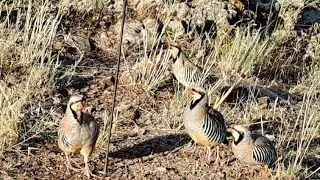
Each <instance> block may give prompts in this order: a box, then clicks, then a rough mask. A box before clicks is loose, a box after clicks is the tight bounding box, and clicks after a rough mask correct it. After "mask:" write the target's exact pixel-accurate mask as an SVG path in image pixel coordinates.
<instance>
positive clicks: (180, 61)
mask: <svg viewBox="0 0 320 180" xmlns="http://www.w3.org/2000/svg"><path fill="white" fill-rule="evenodd" d="M169 52H170V53H171V57H172V59H173V64H172V72H173V75H174V76H175V77H176V79H177V80H178V81H179V82H180V83H181V84H182V85H183V86H185V87H193V86H195V87H196V86H203V85H204V83H205V81H206V77H205V76H204V73H203V70H202V68H201V67H199V66H197V65H195V64H194V63H192V62H191V61H190V60H188V58H187V57H186V55H185V54H184V53H183V52H182V51H181V49H180V48H179V47H177V46H173V45H171V46H170V47H169Z"/></svg>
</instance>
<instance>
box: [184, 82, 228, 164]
mask: <svg viewBox="0 0 320 180" xmlns="http://www.w3.org/2000/svg"><path fill="white" fill-rule="evenodd" d="M189 91H190V92H191V93H192V96H193V100H192V102H191V103H190V104H189V105H188V106H187V107H186V109H185V112H184V118H183V122H184V126H185V128H186V130H187V132H188V134H189V135H190V136H191V138H192V139H193V140H194V141H195V142H196V143H198V144H201V145H203V146H205V147H206V148H207V150H208V151H207V153H208V160H209V161H210V155H211V151H210V150H211V147H213V146H217V159H216V161H217V162H218V161H219V158H220V157H219V146H218V145H219V144H220V143H224V144H228V141H227V139H226V123H225V120H224V118H223V116H222V114H221V113H220V112H219V111H217V110H215V109H213V108H211V107H210V106H209V105H208V95H207V93H206V91H205V89H204V88H201V87H193V88H190V89H189Z"/></svg>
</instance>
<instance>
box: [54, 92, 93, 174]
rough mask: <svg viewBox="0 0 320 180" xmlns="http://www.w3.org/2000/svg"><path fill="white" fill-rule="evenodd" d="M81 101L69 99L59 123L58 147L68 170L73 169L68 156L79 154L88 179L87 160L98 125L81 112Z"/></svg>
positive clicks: (89, 116)
mask: <svg viewBox="0 0 320 180" xmlns="http://www.w3.org/2000/svg"><path fill="white" fill-rule="evenodd" d="M82 101H83V97H82V96H78V95H77V96H72V97H71V98H70V100H69V102H68V105H67V109H66V112H65V115H64V117H63V118H62V119H61V121H60V126H59V130H58V137H59V139H58V145H59V147H60V149H61V150H62V151H63V152H64V153H65V156H66V160H67V167H68V169H69V168H71V169H75V168H73V167H72V165H71V163H70V160H69V154H70V153H78V152H80V153H81V154H82V155H83V158H84V163H85V168H84V170H85V174H86V175H87V176H88V177H90V175H92V174H91V172H90V169H89V165H88V158H89V156H90V154H91V153H92V151H93V150H94V147H95V144H96V141H97V138H98V135H99V125H98V124H97V122H96V121H95V119H94V118H93V117H92V116H91V115H89V114H86V113H83V112H82V110H83V105H82Z"/></svg>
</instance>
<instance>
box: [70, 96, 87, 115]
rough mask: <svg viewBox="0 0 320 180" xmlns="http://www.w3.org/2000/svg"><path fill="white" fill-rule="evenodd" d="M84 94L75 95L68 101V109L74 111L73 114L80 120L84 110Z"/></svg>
mask: <svg viewBox="0 0 320 180" xmlns="http://www.w3.org/2000/svg"><path fill="white" fill-rule="evenodd" d="M82 101H83V96H82V95H73V96H71V97H70V99H69V102H68V107H67V108H68V109H69V110H70V111H71V112H72V115H73V117H74V118H75V119H77V120H79V118H80V117H81V114H82V110H83V104H82Z"/></svg>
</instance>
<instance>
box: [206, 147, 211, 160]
mask: <svg viewBox="0 0 320 180" xmlns="http://www.w3.org/2000/svg"><path fill="white" fill-rule="evenodd" d="M211 155H212V153H211V147H209V146H207V161H208V164H210V163H211Z"/></svg>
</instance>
